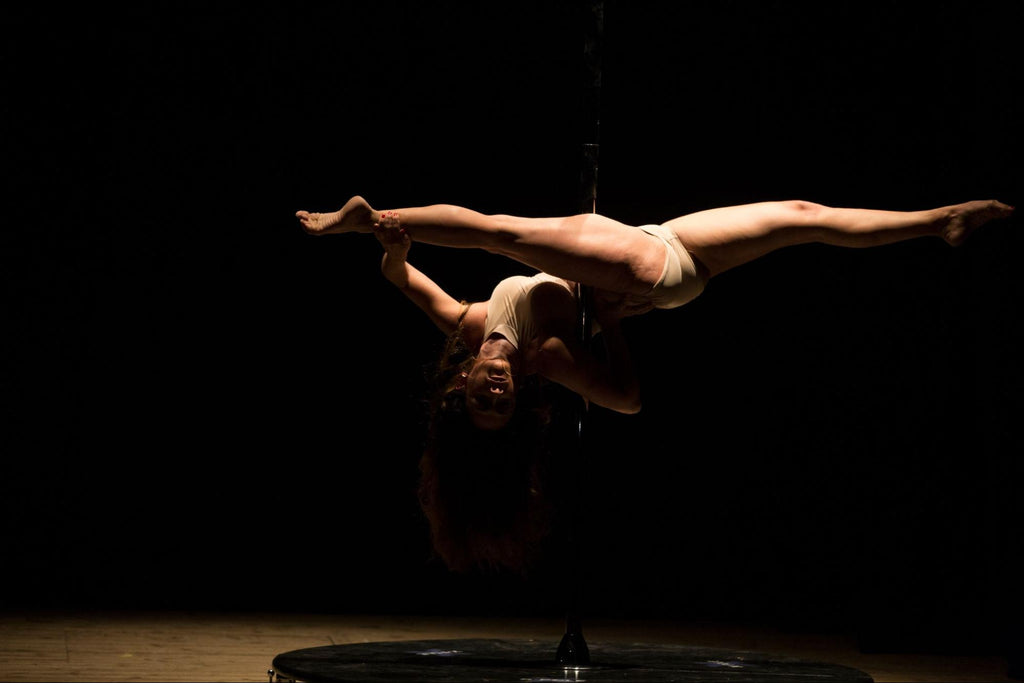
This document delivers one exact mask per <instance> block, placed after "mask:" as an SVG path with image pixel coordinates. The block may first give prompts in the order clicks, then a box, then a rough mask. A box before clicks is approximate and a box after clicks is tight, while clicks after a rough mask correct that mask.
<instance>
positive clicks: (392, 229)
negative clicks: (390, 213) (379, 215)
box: [373, 220, 412, 263]
mask: <svg viewBox="0 0 1024 683" xmlns="http://www.w3.org/2000/svg"><path fill="white" fill-rule="evenodd" d="M373 234H374V236H375V237H376V238H377V241H378V242H380V243H381V246H383V247H384V253H385V255H386V256H387V258H388V260H390V261H393V262H394V263H403V262H405V260H406V257H408V255H409V247H411V246H412V238H410V237H409V235H407V234H406V232H405V230H404V229H403V228H402V227H401V226H400V225H399V224H398V222H397V221H388V220H381V222H380V223H376V224H374V226H373Z"/></svg>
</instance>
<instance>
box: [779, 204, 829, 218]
mask: <svg viewBox="0 0 1024 683" xmlns="http://www.w3.org/2000/svg"><path fill="white" fill-rule="evenodd" d="M776 204H777V205H778V207H779V208H780V209H781V210H782V211H784V212H786V213H788V214H790V215H791V216H796V217H799V218H801V219H805V218H813V217H815V216H817V215H818V214H820V213H821V211H822V210H823V209H825V208H826V207H825V206H824V205H823V204H816V203H814V202H809V201H806V200H804V199H787V200H784V201H780V202H776Z"/></svg>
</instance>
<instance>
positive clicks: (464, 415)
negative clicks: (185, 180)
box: [296, 196, 1013, 566]
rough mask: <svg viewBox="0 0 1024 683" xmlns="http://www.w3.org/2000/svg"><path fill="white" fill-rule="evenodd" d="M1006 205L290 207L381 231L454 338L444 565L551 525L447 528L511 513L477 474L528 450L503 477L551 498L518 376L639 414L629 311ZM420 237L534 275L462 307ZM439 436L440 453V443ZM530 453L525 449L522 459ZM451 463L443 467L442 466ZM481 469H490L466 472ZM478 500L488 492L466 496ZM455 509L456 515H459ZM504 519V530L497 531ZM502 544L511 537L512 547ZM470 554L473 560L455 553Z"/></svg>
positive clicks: (531, 537)
mask: <svg viewBox="0 0 1024 683" xmlns="http://www.w3.org/2000/svg"><path fill="white" fill-rule="evenodd" d="M1012 212H1013V207H1010V206H1008V205H1006V204H1003V203H1001V202H998V201H995V200H983V201H971V202H965V203H961V204H954V205H949V206H943V207H939V208H934V209H928V210H923V211H880V210H874V209H850V208H833V207H828V206H823V205H820V204H814V203H811V202H806V201H781V202H761V203H756V204H747V205H741V206H732V207H723V208H716V209H710V210H707V211H700V212H697V213H693V214H689V215H685V216H681V217H679V218H675V219H673V220H670V221H668V222H667V223H664V224H662V225H644V226H639V227H634V226H629V225H626V224H623V223H620V222H618V221H615V220H613V219H611V218H607V217H604V216H601V215H597V214H582V215H576V216H568V217H562V218H521V217H516V216H507V215H484V214H481V213H478V212H475V211H472V210H470V209H466V208H462V207H457V206H451V205H433V206H424V207H414V208H404V209H398V210H389V211H377V210H375V209H373V208H372V207H371V206H370V205H369V204H368V203H367V202H366V201H365V200H364V199H363V198H361V197H358V196H356V197H353V198H351V199H350V200H349V201H348V202H347V203H346V204H345V205H344V206H343V207H342V208H341V209H340V210H338V211H334V212H332V213H310V212H308V211H299V212H297V214H296V216H297V217H298V219H299V221H300V223H301V224H302V226H303V228H304V229H305V230H306V231H307V232H308V233H309V234H312V235H326V234H336V233H345V232H363V233H368V232H373V233H374V234H375V235H376V236H377V238H378V240H380V242H381V243H382V245H383V246H384V249H385V254H384V258H383V261H382V264H381V267H382V271H383V273H384V275H385V276H386V277H387V279H388V280H389V281H391V282H392V283H394V284H395V285H396V286H398V287H399V288H400V289H401V290H402V291H403V292H404V293H405V294H406V296H408V297H409V298H410V299H411V300H412V301H413V302H414V303H415V304H416V305H417V306H418V307H419V308H420V309H422V310H423V311H424V312H425V313H426V314H427V315H428V316H429V317H430V319H431V320H432V321H433V322H434V323H435V324H436V325H437V327H438V328H440V329H441V331H442V332H444V333H445V334H447V335H449V342H448V345H447V349H446V355H445V356H443V357H442V363H441V367H440V370H441V373H440V375H439V377H440V382H439V384H438V387H437V389H438V394H437V398H436V400H435V401H434V403H433V405H432V411H431V417H432V422H431V435H432V437H434V438H433V439H432V440H431V441H430V442H429V443H428V448H427V452H426V454H425V456H424V460H423V462H422V468H423V473H424V479H423V481H424V486H423V496H424V501H423V502H424V509H425V510H426V511H427V515H428V518H430V521H431V524H432V529H433V532H434V538H435V546H436V547H438V549H439V551H441V554H442V556H443V557H445V559H446V561H448V564H449V566H460V565H463V564H469V565H471V564H476V563H480V562H481V561H482V562H484V563H485V564H495V565H504V566H518V565H521V564H522V563H521V560H522V559H523V558H522V553H520V552H519V551H518V550H516V548H520V549H521V548H522V547H523V546H535V545H536V543H537V541H538V540H539V539H540V538H542V537H543V533H544V530H543V525H539V524H537V523H535V520H536V519H541V518H543V514H538V513H537V511H538V510H540V509H541V508H542V506H541V503H540V502H539V501H538V500H532V499H529V500H526V501H525V502H523V499H522V498H519V499H518V500H519V502H520V503H521V504H520V510H521V514H519V515H518V516H517V517H515V519H512V518H509V519H504V520H501V521H499V520H496V519H488V521H487V523H486V524H483V525H481V526H480V528H479V529H477V530H475V531H474V530H470V531H468V532H466V533H460V534H456V535H452V534H450V533H448V532H445V531H444V529H449V530H450V529H452V528H456V527H459V526H460V525H461V526H462V527H463V528H465V525H466V523H467V521H466V520H472V519H482V518H485V517H487V514H485V513H484V512H482V510H484V509H485V508H487V506H488V504H490V505H491V506H492V507H494V509H502V510H507V509H510V508H512V507H514V506H515V505H514V504H509V501H504V502H501V503H499V502H498V497H496V496H493V495H490V493H480V491H487V489H486V487H479V486H477V484H478V483H479V481H480V479H479V477H482V476H484V474H483V472H491V473H493V472H494V471H495V468H496V467H497V465H496V464H495V463H503V464H505V465H507V464H508V463H509V462H513V461H515V460H516V459H517V458H521V459H523V463H524V464H523V466H522V467H520V469H519V471H520V472H526V474H522V475H521V476H519V477H518V479H516V477H511V476H508V477H505V479H504V480H503V481H511V480H513V479H515V480H516V481H518V484H517V486H516V487H510V490H511V488H515V489H516V490H518V491H522V490H524V489H525V490H529V491H533V492H534V494H535V498H537V499H542V498H543V496H542V494H543V492H542V491H541V490H540V489H539V488H538V486H539V483H540V482H542V480H543V477H542V476H541V475H540V474H538V471H536V465H537V463H538V462H540V461H541V459H540V453H539V452H538V451H536V450H531V449H533V448H534V447H536V446H537V444H539V443H542V441H541V440H540V439H539V438H538V436H539V435H541V434H542V433H543V425H544V424H545V420H544V418H543V411H542V410H539V409H525V408H520V409H517V406H516V404H517V399H521V393H522V392H521V386H520V385H522V384H523V383H524V382H526V381H527V379H528V378H530V377H540V378H544V379H546V380H550V381H551V382H554V383H556V384H559V385H562V386H564V387H566V388H567V389H569V390H571V391H573V392H575V393H577V394H579V395H580V396H582V397H583V398H584V399H585V400H587V401H589V402H592V403H594V404H596V405H600V406H604V407H606V408H609V409H611V410H615V411H619V412H623V413H634V412H637V411H638V410H640V397H639V392H638V388H637V384H636V380H635V377H634V376H633V373H632V368H631V365H630V361H629V354H628V352H627V350H626V346H625V342H624V340H623V338H622V335H621V331H620V328H619V321H620V320H621V318H623V317H625V316H629V315H637V314H641V313H644V312H646V311H648V310H651V309H652V308H674V307H677V306H682V305H683V304H685V303H687V302H688V301H691V300H692V299H694V298H695V297H696V296H698V295H699V294H700V293H701V292H702V291H703V289H704V287H705V286H706V285H707V282H708V281H709V280H710V279H712V278H714V277H715V276H716V275H719V274H721V273H723V272H726V271H728V270H730V269H732V268H735V267H737V266H740V265H742V264H744V263H748V262H750V261H752V260H754V259H757V258H759V257H761V256H763V255H765V254H768V253H769V252H772V251H774V250H776V249H779V248H782V247H786V246H792V245H798V244H805V243H811V242H821V243H825V244H830V245H836V246H843V247H870V246H878V245H884V244H890V243H894V242H899V241H903V240H908V239H912V238H918V237H938V238H941V239H943V240H945V241H946V242H947V243H949V244H951V245H954V246H956V245H960V244H962V243H963V242H964V241H965V240H966V239H967V237H968V236H969V235H970V234H971V232H972V231H974V230H975V229H976V228H978V227H980V226H981V225H983V224H985V223H987V222H989V221H991V220H994V219H999V218H1005V217H1007V216H1009V215H1010V214H1011V213H1012ZM413 241H418V242H425V243H428V244H434V245H440V246H448V247H456V248H479V249H484V250H486V251H488V252H491V253H495V254H503V255H505V256H508V257H510V258H513V259H516V260H518V261H520V262H522V263H524V264H526V265H528V266H532V267H533V268H536V269H537V270H538V271H540V272H539V273H538V274H537V275H535V276H533V277H529V278H528V277H523V276H517V277H514V278H509V279H506V280H504V281H502V282H501V283H499V284H498V286H497V287H496V288H495V290H494V293H493V295H492V297H491V299H490V300H489V301H486V302H475V303H468V304H467V303H465V302H460V301H459V300H457V299H455V298H454V297H452V296H450V295H449V294H447V293H446V292H444V291H443V290H442V289H441V288H440V287H438V285H437V284H436V283H434V282H433V281H432V280H431V279H430V278H428V277H427V276H426V275H424V274H423V273H422V272H420V271H419V270H417V269H416V268H414V267H413V266H412V265H411V264H410V263H409V262H408V261H407V255H408V252H409V248H410V245H411V243H412V242H413ZM575 283H580V284H583V285H588V286H591V287H593V288H594V294H595V296H594V300H595V303H596V304H597V305H596V318H597V323H598V325H599V326H600V330H601V337H602V338H603V341H604V353H603V354H602V359H601V361H600V362H599V361H598V360H597V357H595V356H594V355H593V354H592V353H591V352H590V350H589V349H587V348H585V347H584V346H583V345H582V344H580V343H579V342H578V341H577V339H576V335H575V319H576V306H575V300H574V298H573V287H574V285H575ZM452 358H454V359H455V360H454V361H453V360H451V359H452ZM519 402H520V403H522V401H521V400H520V401H519ZM463 411H464V412H463ZM453 415H454V416H455V417H452V416H453ZM469 425H471V428H469ZM456 426H457V427H456ZM442 440H444V442H445V444H446V445H444V446H443V447H442V446H440V445H438V444H439V443H440V442H441V441H442ZM499 444H504V445H505V446H506V449H505V454H504V455H503V456H495V457H492V458H490V459H486V460H485V459H484V458H481V454H482V453H489V454H492V455H493V454H494V453H496V452H497V450H498V449H499V448H501V446H499ZM452 447H454V448H455V450H457V451H460V454H459V455H457V456H452V457H450V458H449V457H448V456H447V455H446V456H445V459H446V460H447V463H448V464H450V465H451V466H450V467H447V466H442V465H441V462H442V459H441V458H440V457H439V454H440V453H442V452H445V451H446V449H451V448H452ZM524 452H528V453H531V455H530V456H528V457H525V458H524V456H522V453H524ZM455 463H458V464H455ZM482 463H483V464H482ZM531 467H532V468H534V469H533V470H531V469H530V468H531ZM442 468H443V469H444V470H445V472H446V473H447V474H445V475H442V474H441V473H440V472H441V469H442ZM473 468H479V469H480V471H479V472H477V473H476V475H472V476H471V475H468V474H467V472H468V471H469V470H470V469H473ZM454 473H458V474H457V475H456V474H454ZM456 476H458V477H466V479H465V481H463V482H462V484H461V485H460V486H458V487H456V488H457V489H458V492H455V490H456V489H454V488H453V489H451V490H449V491H448V492H444V491H441V489H440V488H439V483H438V482H439V481H443V480H445V479H446V478H447V479H448V480H449V481H450V480H452V479H453V478H455V477H456ZM493 483H494V482H492V484H493ZM495 485H497V484H495ZM474 491H475V493H474ZM474 495H475V496H478V497H483V498H484V499H485V500H477V501H476V503H475V505H468V504H464V503H465V501H466V499H467V498H472V497H473V496H474ZM510 495H514V494H510ZM452 501H459V502H458V504H457V505H456V504H452ZM446 505H447V507H448V509H447V510H445V509H443V508H445V506H446ZM531 506H533V507H532V508H531ZM459 511H461V517H462V520H461V522H455V521H453V517H458V516H460V514H459ZM530 520H534V522H531V521H530ZM470 525H471V523H470ZM517 525H518V526H517ZM494 529H504V532H502V533H498V534H493V533H490V532H491V531H493V530H494ZM510 530H513V531H510ZM455 536H457V538H455ZM499 538H500V539H504V541H508V540H509V539H510V538H512V539H513V540H512V541H511V542H509V543H507V544H506V546H502V542H499V541H498V540H497V539H499ZM467 548H470V550H468V551H467V550H466V549H467ZM472 548H479V549H483V550H480V551H474V550H472ZM459 549H462V551H460V550H459ZM463 551H465V552H468V554H467V555H463V556H461V557H457V555H458V554H459V553H460V552H463Z"/></svg>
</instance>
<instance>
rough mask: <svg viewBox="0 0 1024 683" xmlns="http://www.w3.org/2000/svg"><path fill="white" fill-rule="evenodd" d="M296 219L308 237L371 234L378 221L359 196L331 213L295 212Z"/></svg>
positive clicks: (377, 216)
mask: <svg viewBox="0 0 1024 683" xmlns="http://www.w3.org/2000/svg"><path fill="white" fill-rule="evenodd" d="M295 216H296V218H298V219H299V222H300V223H302V228H303V229H304V230H305V231H306V232H307V233H309V234H310V235H333V234H338V233H342V232H373V226H374V224H375V223H377V222H378V221H379V220H380V217H379V215H378V212H377V211H374V210H373V207H371V206H370V205H369V204H368V203H367V201H366V200H365V199H363V198H362V197H359V196H355V197H352V199H350V200H348V201H347V202H345V206H343V207H341V209H339V210H338V211H332V212H331V213H310V212H309V211H296V212H295Z"/></svg>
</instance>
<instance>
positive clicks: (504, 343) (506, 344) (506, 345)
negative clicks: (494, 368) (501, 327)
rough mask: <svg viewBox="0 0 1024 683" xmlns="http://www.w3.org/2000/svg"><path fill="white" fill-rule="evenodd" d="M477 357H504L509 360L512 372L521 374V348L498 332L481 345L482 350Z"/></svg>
mask: <svg viewBox="0 0 1024 683" xmlns="http://www.w3.org/2000/svg"><path fill="white" fill-rule="evenodd" d="M477 358H480V359H491V358H501V359H504V360H506V361H508V364H509V366H511V368H512V374H514V375H516V374H519V350H518V349H517V348H516V347H515V345H514V344H513V343H512V342H510V341H509V340H508V339H506V338H505V337H503V336H502V335H500V334H498V333H497V332H495V333H493V334H492V335H491V336H490V337H488V338H487V339H485V340H484V341H483V343H482V344H481V345H480V351H479V353H477Z"/></svg>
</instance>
